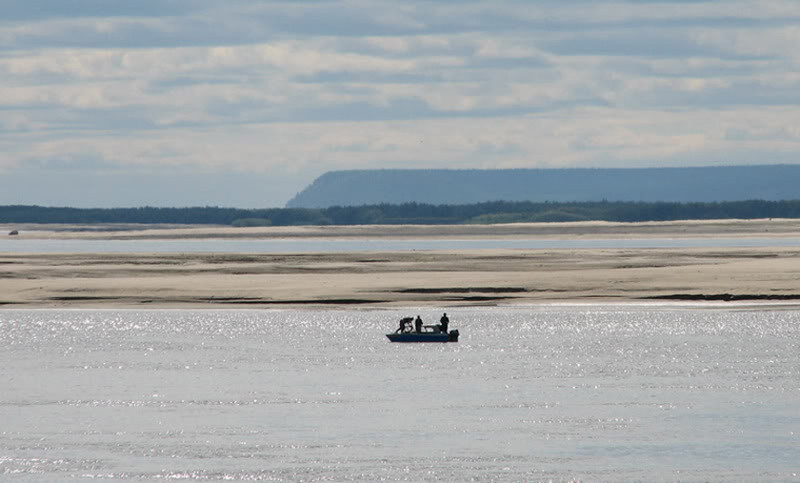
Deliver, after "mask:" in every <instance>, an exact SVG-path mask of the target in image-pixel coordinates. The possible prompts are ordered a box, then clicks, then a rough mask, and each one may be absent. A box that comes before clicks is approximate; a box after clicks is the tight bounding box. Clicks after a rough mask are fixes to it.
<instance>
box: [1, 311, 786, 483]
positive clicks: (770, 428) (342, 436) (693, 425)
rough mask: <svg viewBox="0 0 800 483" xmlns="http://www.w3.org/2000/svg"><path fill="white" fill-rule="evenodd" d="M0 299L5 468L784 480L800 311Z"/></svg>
mask: <svg viewBox="0 0 800 483" xmlns="http://www.w3.org/2000/svg"><path fill="white" fill-rule="evenodd" d="M417 313H419V314H421V315H422V316H423V318H424V319H426V322H430V321H432V319H433V318H436V317H438V316H439V315H441V313H440V312H439V311H435V310H430V309H410V310H397V311H394V310H386V311H279V310H270V311H242V310H237V311H217V310H213V311H212V310H209V311H186V310H173V311H169V310H164V311H155V310H153V311H121V310H4V311H2V312H0V347H1V349H0V384H2V388H3V389H2V392H0V422H1V424H2V427H0V435H1V437H0V475H2V476H3V477H5V478H9V477H13V479H14V480H15V481H42V480H51V481H52V480H58V481H64V480H68V481H69V480H80V479H84V478H99V479H107V480H117V479H123V480H126V479H133V480H141V479H146V480H163V479H194V480H212V481H219V480H234V481H236V480H244V481H254V480H255V481H257V480H267V481H381V480H384V481H387V480H388V481H398V480H400V481H531V480H548V479H555V480H569V479H582V480H591V481H596V480H616V481H618V480H682V481H685V480H795V481H797V480H798V479H800V477H798V472H800V355H798V354H799V352H798V349H799V348H800V347H798V346H799V345H800V311H793V310H786V311H781V310H757V311H748V310H744V309H740V310H730V309H728V310H725V309H701V310H698V309H692V308H689V307H672V306H658V307H654V306H610V307H606V306H540V307H527V308H503V309H473V308H469V309H450V310H448V314H449V316H450V319H451V326H452V327H453V328H458V329H459V330H460V331H461V341H460V342H459V343H457V344H432V345H428V344H391V343H389V342H388V341H387V340H386V338H385V337H384V335H383V334H384V333H385V332H387V331H389V330H394V328H395V325H396V323H397V320H398V319H399V318H400V317H401V316H404V315H416V314H417Z"/></svg>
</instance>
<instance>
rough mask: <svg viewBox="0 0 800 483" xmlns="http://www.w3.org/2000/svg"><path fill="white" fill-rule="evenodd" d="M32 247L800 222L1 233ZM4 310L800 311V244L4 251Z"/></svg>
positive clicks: (754, 228)
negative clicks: (744, 306)
mask: <svg viewBox="0 0 800 483" xmlns="http://www.w3.org/2000/svg"><path fill="white" fill-rule="evenodd" d="M0 229H2V230H4V234H3V236H6V235H5V233H9V232H10V231H11V230H18V231H19V234H18V235H14V236H15V237H18V239H19V240H20V241H23V240H25V239H37V238H46V239H100V240H103V239H107V240H111V239H126V240H164V239H220V238H221V239H226V238H231V239H238V238H243V239H247V238H252V239H271V238H285V239H292V238H334V239H342V240H348V239H358V238H381V237H386V238H428V237H430V238H439V239H459V238H469V239H473V238H476V239H479V238H493V239H497V238H510V239H513V238H540V237H541V238H554V239H571V238H626V237H630V238H646V237H666V238H682V237H708V238H713V237H725V238H731V237H749V238H752V237H756V236H758V237H800V220H778V219H774V220H747V221H742V220H721V221H681V222H663V223H605V222H578V223H536V224H527V223H526V224H509V225H452V226H451V225H448V226H427V225H413V226H347V227H338V226H323V227H268V228H229V227H209V226H192V227H151V226H130V225H126V226H118V225H106V226H96V225H92V226H78V225H70V226H53V225H16V226H11V225H3V226H0ZM0 273H1V274H2V277H0V307H4V308H33V307H87V308H89V307H98V308H116V307H119V308H122V307H140V308H144V307H153V308H167V307H185V308H199V307H206V308H232V307H249V308H269V307H309V308H323V307H334V308H342V307H369V308H382V307H401V306H430V307H433V306H436V307H444V308H447V307H460V306H480V305H519V304H539V303H586V302H604V303H614V302H646V303H652V302H660V303H663V302H670V301H688V302H693V303H704V302H708V301H713V302H715V303H731V302H737V303H752V304H755V305H758V304H763V303H766V302H768V303H769V304H770V306H773V305H775V304H783V305H789V306H794V305H795V304H800V276H798V274H800V247H796V248H795V247H766V248H764V247H759V248H716V247H712V248H685V249H679V248H669V249H661V248H659V249H580V250H576V249H546V250H496V249H494V250H437V251H415V252H382V253H375V252H369V253H358V252H353V253H324V254H323V253H317V254H313V253H312V254H219V253H201V254H157V253H148V254H96V253H92V254H26V253H0Z"/></svg>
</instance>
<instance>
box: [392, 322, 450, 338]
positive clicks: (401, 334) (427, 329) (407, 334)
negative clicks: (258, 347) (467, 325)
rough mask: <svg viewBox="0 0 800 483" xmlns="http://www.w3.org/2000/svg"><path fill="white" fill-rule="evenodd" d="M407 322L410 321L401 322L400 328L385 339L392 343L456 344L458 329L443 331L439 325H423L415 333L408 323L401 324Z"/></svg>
mask: <svg viewBox="0 0 800 483" xmlns="http://www.w3.org/2000/svg"><path fill="white" fill-rule="evenodd" d="M407 320H411V319H410V318H409V319H403V320H401V321H400V328H399V329H397V331H396V332H394V333H392V334H386V337H388V338H389V340H390V341H392V342H458V329H454V330H451V331H443V330H442V326H441V325H423V326H422V327H421V328H420V331H419V332H417V331H415V330H413V329H412V328H411V324H410V323H407V324H406V323H403V322H404V321H407Z"/></svg>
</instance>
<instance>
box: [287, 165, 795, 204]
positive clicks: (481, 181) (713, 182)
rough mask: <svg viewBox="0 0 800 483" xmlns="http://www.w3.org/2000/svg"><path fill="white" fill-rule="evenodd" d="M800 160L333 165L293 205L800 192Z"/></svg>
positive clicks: (745, 196) (679, 198)
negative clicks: (676, 164) (492, 166)
mask: <svg viewBox="0 0 800 483" xmlns="http://www.w3.org/2000/svg"><path fill="white" fill-rule="evenodd" d="M799 179H800V166H794V165H762V166H722V167H684V168H597V169H593V168H575V169H508V170H499V169H498V170H449V169H432V170H401V169H385V170H351V171H330V172H328V173H325V174H323V175H322V176H320V177H319V178H317V179H316V180H315V181H314V182H313V183H312V184H311V185H309V186H308V187H306V188H305V189H304V190H303V191H301V192H300V193H298V194H297V195H296V196H295V197H294V198H292V199H291V200H290V201H289V202H288V203H287V205H286V206H287V207H289V208H326V207H329V206H361V205H373V204H381V203H393V204H396V203H409V202H417V203H428V204H434V205H458V204H471V203H483V202H487V201H498V200H502V201H534V202H544V201H550V202H571V201H572V202H574V201H579V202H580V201H602V200H608V201H646V202H655V201H665V202H715V201H741V200H754V199H759V200H786V199H798V198H800V186H799V185H798V182H797V180H799Z"/></svg>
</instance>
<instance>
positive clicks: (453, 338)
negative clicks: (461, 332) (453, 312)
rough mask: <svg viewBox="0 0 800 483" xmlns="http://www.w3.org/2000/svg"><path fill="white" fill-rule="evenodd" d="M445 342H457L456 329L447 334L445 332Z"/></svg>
mask: <svg viewBox="0 0 800 483" xmlns="http://www.w3.org/2000/svg"><path fill="white" fill-rule="evenodd" d="M447 342H458V329H456V330H451V331H450V333H449V334H447Z"/></svg>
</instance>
